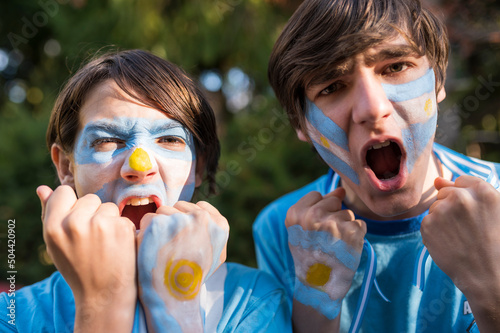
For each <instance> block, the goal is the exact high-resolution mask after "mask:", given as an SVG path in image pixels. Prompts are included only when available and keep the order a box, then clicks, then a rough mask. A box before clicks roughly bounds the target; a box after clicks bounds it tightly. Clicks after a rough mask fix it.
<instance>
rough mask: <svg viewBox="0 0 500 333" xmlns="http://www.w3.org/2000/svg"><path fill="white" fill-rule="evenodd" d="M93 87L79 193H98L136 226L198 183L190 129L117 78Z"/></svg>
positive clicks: (81, 141)
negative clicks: (134, 97) (124, 88)
mask: <svg viewBox="0 0 500 333" xmlns="http://www.w3.org/2000/svg"><path fill="white" fill-rule="evenodd" d="M98 88H99V89H94V91H93V92H92V93H91V94H90V96H89V98H88V100H87V101H86V103H85V104H84V106H83V107H82V109H81V111H80V125H81V131H80V132H79V134H78V136H77V140H76V143H75V148H74V151H73V162H74V163H73V175H74V182H75V184H74V185H75V188H76V191H77V194H78V196H79V197H81V196H83V195H85V194H88V193H95V194H97V195H98V196H99V197H100V199H101V200H102V201H103V202H113V203H115V204H116V205H118V207H119V209H120V212H122V213H123V215H124V216H127V217H129V218H131V220H133V221H134V223H135V224H136V226H137V227H138V223H139V221H140V218H141V217H142V216H143V215H144V214H145V213H147V212H154V211H156V208H157V207H159V206H162V205H169V206H172V205H173V204H174V203H176V202H177V201H178V200H186V201H189V200H190V199H191V197H192V195H193V192H194V188H195V183H196V151H195V146H194V141H193V136H192V134H191V133H190V132H189V131H188V130H187V129H186V128H184V126H182V124H180V123H179V122H178V121H176V120H174V119H171V118H169V117H167V116H166V115H165V114H164V113H162V112H160V111H158V110H155V109H152V108H150V107H147V106H145V105H142V104H139V103H137V102H135V101H131V100H130V98H129V97H127V96H125V94H124V93H122V92H121V91H120V90H119V88H118V87H117V86H116V84H115V83H109V82H105V83H103V84H102V85H101V86H99V87H98Z"/></svg>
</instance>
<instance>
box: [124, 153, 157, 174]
mask: <svg viewBox="0 0 500 333" xmlns="http://www.w3.org/2000/svg"><path fill="white" fill-rule="evenodd" d="M128 163H129V165H130V167H131V168H132V169H134V170H136V171H148V170H149V169H151V168H152V167H153V166H152V165H151V160H150V159H149V155H148V153H147V152H146V151H145V150H144V149H142V148H137V149H136V150H134V152H133V153H132V155H130V157H129V159H128Z"/></svg>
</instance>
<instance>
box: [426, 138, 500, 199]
mask: <svg viewBox="0 0 500 333" xmlns="http://www.w3.org/2000/svg"><path fill="white" fill-rule="evenodd" d="M434 153H435V154H436V156H437V157H438V158H439V160H440V161H441V163H443V165H445V166H446V167H447V168H448V169H450V170H451V172H453V174H454V175H455V176H456V177H458V176H462V175H471V176H475V177H478V178H481V179H483V180H485V181H486V182H488V183H490V184H491V185H493V186H494V187H495V188H497V189H500V182H499V176H498V175H499V174H500V164H499V163H494V162H489V161H483V160H480V159H477V158H474V157H469V156H466V155H463V154H460V153H458V152H456V151H453V150H451V149H449V148H447V147H444V146H442V145H440V144H437V143H435V144H434Z"/></svg>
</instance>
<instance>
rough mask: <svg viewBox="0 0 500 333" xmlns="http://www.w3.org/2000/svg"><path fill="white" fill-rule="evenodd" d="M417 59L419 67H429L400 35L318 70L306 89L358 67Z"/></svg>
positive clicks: (351, 71)
mask: <svg viewBox="0 0 500 333" xmlns="http://www.w3.org/2000/svg"><path fill="white" fill-rule="evenodd" d="M409 57H413V58H419V65H420V64H423V65H424V66H425V67H428V66H429V61H428V59H427V57H426V56H425V55H421V54H420V53H419V50H417V49H416V48H415V47H414V46H413V45H410V43H409V42H408V41H407V39H406V38H405V37H403V36H402V35H401V34H396V35H395V36H392V37H388V38H387V39H385V40H384V41H382V42H380V43H378V44H376V45H374V46H371V47H368V48H366V49H365V50H363V51H362V52H360V53H357V54H354V55H352V56H350V57H347V58H346V60H344V61H341V62H337V63H334V64H333V65H329V66H326V67H322V68H318V69H317V70H316V71H315V72H314V74H313V75H312V76H311V77H310V78H309V80H307V81H306V89H309V88H311V87H312V86H315V85H317V84H322V83H324V82H326V81H330V80H332V79H335V78H338V77H341V76H344V75H349V74H352V73H353V72H354V70H355V69H356V68H357V67H359V66H366V67H373V66H376V65H377V64H381V63H385V62H390V61H398V60H401V59H404V58H409Z"/></svg>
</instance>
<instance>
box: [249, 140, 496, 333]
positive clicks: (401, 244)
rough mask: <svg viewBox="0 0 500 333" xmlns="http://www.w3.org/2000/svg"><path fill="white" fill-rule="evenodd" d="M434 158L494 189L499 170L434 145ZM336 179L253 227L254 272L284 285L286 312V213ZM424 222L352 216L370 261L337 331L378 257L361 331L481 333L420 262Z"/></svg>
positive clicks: (292, 196) (289, 262)
mask: <svg viewBox="0 0 500 333" xmlns="http://www.w3.org/2000/svg"><path fill="white" fill-rule="evenodd" d="M434 153H435V154H436V156H437V157H438V158H439V159H440V161H441V162H442V163H443V164H444V165H445V166H446V167H447V168H448V169H450V170H451V171H452V172H453V176H454V178H456V177H458V176H461V175H473V176H476V177H480V178H482V179H484V180H486V181H487V182H489V183H490V184H492V185H493V186H494V187H495V188H497V189H498V188H499V185H500V184H499V181H498V173H499V170H500V164H495V163H490V162H484V161H480V160H477V159H472V158H469V157H466V156H464V155H461V154H458V153H456V152H454V151H452V150H450V149H448V148H445V147H443V146H441V145H438V144H435V145H434ZM339 180H340V178H339V176H338V175H337V174H335V173H334V172H333V171H332V170H330V172H329V173H328V174H327V175H324V176H322V177H320V178H318V179H317V180H316V181H314V182H312V183H310V184H308V185H306V186H305V187H303V188H301V189H299V190H296V191H294V192H291V193H289V194H287V195H285V196H283V197H281V198H280V199H278V200H276V201H274V202H273V203H271V204H270V205H268V206H267V207H266V208H265V209H264V210H263V211H262V212H261V213H260V214H259V216H258V217H257V220H256V221H255V224H254V226H253V232H254V239H255V248H256V252H257V262H258V264H259V267H260V268H261V269H263V270H264V271H267V272H269V273H271V274H272V275H273V276H275V277H276V278H277V279H278V280H279V281H280V283H281V284H282V285H283V286H284V288H285V289H286V292H287V295H288V306H289V308H290V309H291V307H292V298H293V294H294V283H295V269H294V264H293V258H292V255H291V253H290V250H289V247H288V234H287V229H286V227H285V217H286V213H287V211H288V209H289V208H290V206H292V205H294V204H295V203H296V202H297V201H298V200H299V199H301V198H302V197H303V196H304V195H306V194H307V193H309V192H311V191H318V192H320V193H321V194H322V195H325V194H327V193H329V192H331V191H333V190H334V189H335V188H337V186H338V183H339ZM425 215H427V212H425V213H424V214H421V215H419V216H416V217H413V218H409V219H405V220H398V221H383V222H381V221H373V220H369V219H365V218H363V217H360V216H357V217H356V218H360V219H363V220H364V221H365V222H366V224H367V229H368V233H367V235H366V240H367V241H368V242H369V244H371V247H372V248H373V252H374V255H371V254H370V253H368V251H364V252H363V256H362V258H361V262H360V265H359V268H358V270H357V272H356V275H355V277H354V280H353V283H352V286H351V288H350V290H349V292H348V294H347V296H346V298H345V299H344V301H343V304H342V312H341V332H347V331H348V330H349V329H350V327H351V323H352V322H353V319H354V318H356V316H357V315H358V301H359V300H360V299H361V298H360V291H361V290H364V289H363V288H362V286H363V278H364V275H365V272H366V271H367V270H368V269H369V268H370V265H369V263H368V262H369V261H370V260H371V259H372V258H376V273H375V275H376V281H377V282H378V286H379V288H380V292H378V291H377V289H376V288H370V289H369V290H370V291H369V293H368V295H367V298H366V302H367V303H366V308H364V311H365V312H364V315H362V316H361V319H360V328H359V332H376V333H379V332H391V333H414V332H418V333H420V332H439V333H446V332H464V333H465V332H471V333H477V332H479V331H478V330H477V326H476V325H475V322H474V316H473V314H472V312H471V309H470V306H469V303H468V302H467V299H466V298H465V297H464V295H463V294H462V292H461V291H460V290H459V289H458V288H456V287H455V285H454V284H453V282H452V281H451V279H450V278H449V277H448V276H446V275H445V274H444V273H443V272H442V271H441V269H439V267H437V266H436V265H435V264H434V262H433V261H432V260H425V258H426V256H423V255H422V254H423V253H425V248H424V246H423V244H422V237H421V235H420V222H421V221H422V219H423V218H424V217H425ZM365 250H366V248H365ZM371 267H374V266H373V265H372V266H371ZM424 282H426V283H425V284H424ZM383 296H385V297H386V298H387V300H388V301H387V300H385V299H384V298H383ZM351 328H352V327H351Z"/></svg>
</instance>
